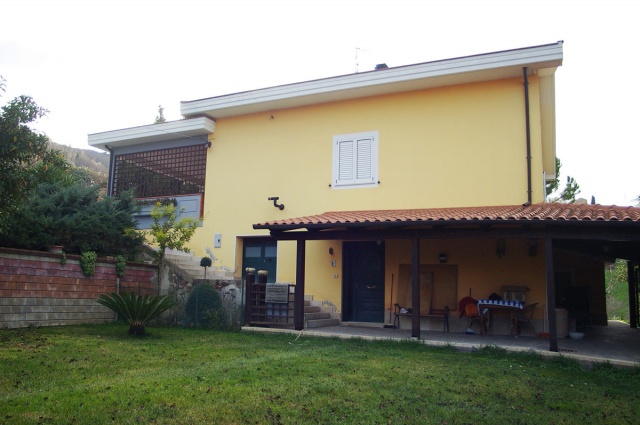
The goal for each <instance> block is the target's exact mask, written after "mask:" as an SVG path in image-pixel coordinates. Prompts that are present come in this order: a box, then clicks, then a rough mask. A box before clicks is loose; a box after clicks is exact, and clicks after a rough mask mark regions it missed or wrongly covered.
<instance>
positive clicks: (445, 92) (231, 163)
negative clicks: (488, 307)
mask: <svg viewBox="0 0 640 425" xmlns="http://www.w3.org/2000/svg"><path fill="white" fill-rule="evenodd" d="M562 58H563V55H562V42H558V43H553V44H548V45H541V46H533V47H526V48H522V49H515V50H508V51H500V52H493V53H486V54H480V55H475V56H468V57H461V58H453V59H446V60H441V61H434V62H427V63H420V64H415V65H408V66H400V67H393V68H387V67H386V66H384V65H380V66H378V67H376V70H372V71H369V72H362V73H356V74H350V75H344V76H338V77H332V78H326V79H321V80H315V81H307V82H302V83H294V84H289V85H284V86H277V87H271V88H265V89H259V90H253V91H248V92H242V93H234V94H229V95H224V96H219V97H213V98H207V99H201V100H193V101H187V102H182V103H181V112H182V114H183V116H184V117H185V119H183V120H180V121H173V122H167V123H162V124H155V125H148V126H143V127H136V128H129V129H122V130H115V131H110V132H106V133H98V134H92V135H89V144H90V145H92V146H95V147H100V148H103V149H106V150H109V151H110V152H111V153H112V155H111V156H112V165H111V174H110V180H109V193H110V194H112V195H114V196H117V195H118V193H120V192H121V191H122V190H125V189H127V188H130V187H135V190H136V193H137V195H138V196H139V197H141V198H151V199H157V198H160V197H171V198H175V199H176V201H177V203H178V205H179V206H180V207H184V208H185V214H190V215H193V216H196V217H200V218H201V219H202V226H201V227H200V228H199V229H198V231H197V233H196V235H195V237H194V238H193V239H192V242H191V248H192V250H193V251H194V252H195V253H196V255H198V256H202V255H205V254H206V253H207V252H208V253H211V254H213V256H214V257H215V259H216V262H215V263H214V266H216V267H218V268H224V269H227V270H231V271H232V272H233V274H234V276H235V277H236V278H237V279H241V278H243V277H244V271H245V270H246V269H247V268H249V267H253V268H256V269H264V270H267V271H268V274H267V281H268V282H280V283H283V282H289V283H292V284H295V288H296V297H295V298H296V306H295V318H294V320H293V324H294V326H295V327H296V328H298V329H301V328H302V327H304V326H305V319H304V315H303V307H302V306H303V296H304V295H305V294H306V295H312V296H313V297H314V299H316V300H320V301H322V302H323V303H324V304H325V305H327V306H331V307H332V308H333V310H334V312H335V314H334V315H335V316H337V317H338V318H339V319H340V320H342V321H344V322H372V323H379V324H387V325H392V324H395V325H397V324H398V322H397V319H399V320H400V326H411V328H412V333H413V334H414V336H419V334H420V330H421V329H438V330H439V329H441V328H442V327H443V320H444V317H443V315H444V313H443V312H444V311H445V308H448V309H449V310H450V311H451V313H450V315H449V316H448V317H447V320H448V322H449V326H450V328H451V330H452V331H453V330H456V331H464V330H465V329H466V328H468V327H469V325H470V323H469V318H468V317H466V316H462V317H461V316H460V314H459V310H461V309H462V308H463V304H464V300H465V299H467V300H468V299H469V298H470V299H473V300H474V301H477V300H481V299H488V298H489V297H490V296H492V297H491V298H496V295H498V296H499V297H500V298H503V299H505V298H506V299H512V300H521V301H523V303H522V305H525V304H526V305H529V304H536V305H537V307H536V308H535V310H534V312H533V324H534V328H535V329H536V330H537V332H548V333H550V334H551V337H552V341H553V340H554V338H555V336H556V327H557V324H556V307H560V308H563V309H566V310H569V311H571V310H572V309H573V313H575V316H576V317H574V319H577V320H578V321H579V320H581V319H582V320H583V325H585V326H586V325H588V324H606V306H605V297H604V273H603V264H604V261H605V260H606V259H609V258H615V257H616V256H619V257H621V258H629V257H632V258H629V259H630V260H634V261H635V260H637V259H638V258H640V255H637V254H638V253H639V252H640V250H638V241H640V233H639V232H638V224H639V223H640V214H639V213H638V209H633V208H618V207H603V206H593V205H580V206H575V205H555V204H545V183H546V182H547V181H549V180H552V179H554V178H555V172H556V170H555V154H556V140H555V82H554V81H555V80H554V78H555V77H554V76H555V73H556V70H557V68H558V67H559V66H561V64H562ZM144 224H145V221H144V217H141V225H143V226H144ZM598 226H600V227H598ZM601 227H602V228H601ZM587 235H588V236H587ZM621 235H622V236H621ZM586 240H588V243H587V241H586ZM605 247H606V252H605V251H604V249H605ZM629 252H631V253H632V254H628V253H629ZM625 255H627V256H625ZM636 291H637V285H636ZM636 299H637V293H636ZM396 304H397V306H396ZM400 308H404V309H405V310H402V311H407V312H408V311H410V312H411V313H406V314H400V315H396V314H395V313H397V312H399V311H400V310H399V309H400ZM482 310H483V309H482V308H481V311H482ZM636 310H637V308H636ZM396 316H397V317H396ZM495 316H496V317H495V319H496V320H494V321H493V331H494V332H503V333H508V332H510V331H511V329H510V326H512V324H513V322H512V321H510V320H508V319H509V317H508V316H505V317H503V318H502V320H500V316H501V312H495ZM247 317H248V320H249V321H251V316H250V315H248V316H247ZM481 320H482V318H481ZM560 320H565V321H566V320H567V319H566V318H562V317H561V318H560ZM473 326H475V325H473ZM476 330H477V328H476ZM560 336H563V335H560ZM552 349H553V343H552Z"/></svg>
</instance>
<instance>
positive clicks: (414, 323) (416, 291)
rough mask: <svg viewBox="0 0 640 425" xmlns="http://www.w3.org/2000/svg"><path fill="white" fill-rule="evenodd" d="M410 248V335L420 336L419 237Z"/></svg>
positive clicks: (413, 336)
mask: <svg viewBox="0 0 640 425" xmlns="http://www.w3.org/2000/svg"><path fill="white" fill-rule="evenodd" d="M412 245H413V246H412V249H411V337H412V338H418V339H419V338H420V239H419V238H415V239H413V240H412Z"/></svg>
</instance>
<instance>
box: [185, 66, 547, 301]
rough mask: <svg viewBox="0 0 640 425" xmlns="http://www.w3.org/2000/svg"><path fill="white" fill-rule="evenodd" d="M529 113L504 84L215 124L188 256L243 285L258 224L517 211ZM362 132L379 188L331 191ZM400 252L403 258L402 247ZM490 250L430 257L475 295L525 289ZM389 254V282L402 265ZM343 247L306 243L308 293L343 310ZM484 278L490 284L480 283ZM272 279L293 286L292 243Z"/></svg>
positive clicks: (515, 84) (538, 149) (284, 247)
mask: <svg viewBox="0 0 640 425" xmlns="http://www.w3.org/2000/svg"><path fill="white" fill-rule="evenodd" d="M529 83H530V85H529V90H530V105H531V108H530V110H531V140H532V144H531V154H532V155H531V156H532V170H533V176H532V184H533V202H541V201H542V200H543V198H544V194H543V191H544V186H543V181H542V162H543V159H542V151H543V149H542V142H541V137H542V136H541V127H540V119H541V118H540V102H539V85H538V80H537V78H536V77H535V76H532V77H531V78H530V80H529ZM524 110H525V109H524V93H523V84H522V79H509V80H501V81H494V82H486V83H478V84H472V85H464V86H453V87H443V88H438V89H432V90H423V91H417V92H410V93H400V94H393V95H386V96H379V97H374V98H366V99H358V100H351V101H345V102H337V103H330V104H322V105H316V106H308V107H303V108H296V109H289V110H276V111H271V112H269V113H260V114H253V115H246V116H239V117H232V118H225V119H219V120H217V122H216V130H215V134H213V135H212V136H211V137H210V141H211V142H212V146H211V148H210V149H209V152H208V157H207V178H206V195H205V201H204V219H203V226H202V228H200V229H198V231H197V233H196V235H195V236H194V238H193V240H192V243H191V248H192V249H193V251H194V252H195V253H196V255H202V254H204V249H205V248H206V247H209V248H211V249H212V251H213V252H214V254H215V255H216V257H217V259H218V260H217V261H216V263H215V266H218V267H220V266H226V267H229V268H232V269H234V270H235V271H236V276H239V275H240V270H241V261H242V258H241V249H240V246H239V245H238V244H237V243H236V242H237V241H241V239H238V238H242V237H243V236H255V235H261V234H262V235H266V234H267V233H266V232H264V231H256V230H253V228H252V224H254V223H258V222H264V221H267V220H274V219H282V218H288V217H297V216H304V215H312V214H319V213H322V212H326V211H339V210H360V209H404V208H433V207H459V206H474V205H511V204H521V203H524V202H526V200H527V173H526V145H525V143H526V133H525V114H524ZM366 131H377V132H378V133H379V173H378V175H379V180H380V184H379V186H378V187H376V188H361V189H342V190H338V189H332V188H331V187H330V186H329V185H330V183H331V175H332V148H333V146H332V138H333V136H335V135H339V134H349V133H358V132H366ZM270 196H279V197H280V202H281V203H283V204H284V205H285V207H286V208H285V209H284V210H283V211H280V210H278V209H276V208H274V206H273V204H272V202H270V201H268V200H267V198H268V197H270ZM216 233H220V234H222V246H221V247H220V248H213V235H214V234H216ZM398 243H399V244H401V245H402V250H404V249H405V248H404V243H400V242H398ZM479 243H483V244H484V243H486V244H487V252H488V253H487V258H479V257H478V251H477V250H476V249H474V248H477V246H475V245H474V244H479ZM492 244H494V245H495V242H492V241H478V242H474V243H472V244H469V243H463V244H461V243H460V242H455V241H447V242H446V243H445V242H444V241H443V242H441V243H440V245H441V247H438V248H435V247H425V249H426V252H427V253H428V254H427V255H430V256H431V257H433V255H434V252H435V251H439V250H441V249H446V250H450V251H451V256H452V260H451V261H454V260H453V258H457V259H456V260H455V261H456V263H457V264H460V265H461V267H460V275H459V285H460V290H461V291H462V290H465V291H466V289H465V288H467V287H469V286H471V285H478V287H479V288H482V287H483V285H486V287H487V289H489V285H491V284H493V281H495V280H496V277H495V276H496V274H497V276H499V277H500V278H501V280H504V281H505V282H506V281H510V280H513V281H514V280H520V281H522V278H519V277H518V276H520V274H521V273H518V270H520V271H521V269H519V267H521V266H523V264H515V265H514V267H513V268H511V269H503V268H501V267H502V266H504V264H506V262H502V263H501V262H500V261H498V260H497V258H496V256H495V253H493V254H492V251H493V252H494V251H495V246H494V248H491V245H492ZM389 246H393V244H389V245H387V260H386V261H387V264H388V268H387V280H389V276H390V273H393V267H392V265H393V264H394V262H395V261H396V260H395V258H396V257H397V256H399V255H400V254H398V253H397V252H395V251H393V250H390V249H389ZM329 247H332V248H333V249H334V255H333V258H332V257H331V256H330V255H329V253H328V250H329ZM341 248H342V244H341V242H337V241H321V242H309V243H308V244H307V262H306V264H307V293H310V294H313V295H314V296H316V298H318V299H323V300H329V301H331V302H332V303H334V304H336V305H337V306H338V308H339V307H340V303H341V289H340V288H341V286H340V283H341V278H342V269H341V262H342V250H341ZM431 249H433V250H434V252H430V251H429V250H431ZM523 249H524V248H523ZM402 252H404V251H402ZM454 252H455V257H454V254H453V253H454ZM390 253H391V255H390ZM403 255H404V254H403ZM425 258H427V257H425ZM434 258H435V257H434ZM332 259H333V260H336V263H337V264H336V267H335V268H333V267H331V266H330V264H331V260H332ZM527 261H528V260H527ZM533 261H540V259H539V258H537V259H534V260H533ZM395 264H397V262H395ZM462 264H466V265H468V266H469V268H468V269H467V267H466V266H465V267H462ZM538 265H539V264H538ZM487 266H490V267H487ZM526 267H528V266H526ZM482 269H486V270H488V271H487V273H489V272H490V273H491V274H492V275H493V277H490V276H488V275H486V276H483V274H482V272H481V270H482ZM532 270H533V269H532ZM335 273H337V274H338V277H337V278H334V277H333V276H334V274H335ZM516 278H517V279H516ZM537 278H538V277H536V279H537ZM277 280H278V281H283V282H287V281H288V282H294V281H295V243H294V242H281V243H279V245H278V273H277ZM500 283H501V284H502V283H503V282H500ZM535 296H536V297H538V294H535ZM540 297H541V298H542V297H543V295H542V294H541V295H540Z"/></svg>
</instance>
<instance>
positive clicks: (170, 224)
mask: <svg viewBox="0 0 640 425" xmlns="http://www.w3.org/2000/svg"><path fill="white" fill-rule="evenodd" d="M176 210H177V207H176V206H175V205H173V204H165V205H163V204H161V203H160V202H156V204H155V205H154V206H153V209H152V210H151V218H152V219H153V224H152V225H151V230H148V231H147V232H146V233H147V234H148V235H149V236H150V237H151V239H152V243H153V244H155V245H157V246H158V248H159V250H160V253H161V254H160V255H162V257H164V251H165V249H167V248H168V249H175V250H179V251H184V252H189V248H187V247H186V244H187V243H188V242H189V241H190V240H191V237H192V236H193V234H194V233H195V231H196V228H197V227H198V221H197V220H196V219H194V218H181V219H178V218H177V216H176Z"/></svg>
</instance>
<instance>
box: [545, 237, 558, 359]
mask: <svg viewBox="0 0 640 425" xmlns="http://www.w3.org/2000/svg"><path fill="white" fill-rule="evenodd" d="M544 256H545V269H546V271H547V317H548V318H549V351H555V352H557V351H558V332H557V329H556V283H555V275H554V270H553V239H551V238H547V239H545V240H544Z"/></svg>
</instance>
